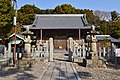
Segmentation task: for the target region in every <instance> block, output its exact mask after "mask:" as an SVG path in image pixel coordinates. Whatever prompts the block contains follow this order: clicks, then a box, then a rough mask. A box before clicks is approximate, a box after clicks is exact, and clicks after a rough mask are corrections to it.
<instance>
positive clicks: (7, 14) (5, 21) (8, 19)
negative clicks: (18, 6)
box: [0, 0, 14, 38]
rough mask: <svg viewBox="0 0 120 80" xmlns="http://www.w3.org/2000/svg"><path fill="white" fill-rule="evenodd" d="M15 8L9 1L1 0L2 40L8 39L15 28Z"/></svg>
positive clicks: (0, 29) (0, 34)
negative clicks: (8, 35)
mask: <svg viewBox="0 0 120 80" xmlns="http://www.w3.org/2000/svg"><path fill="white" fill-rule="evenodd" d="M13 17H14V8H13V7H11V4H10V1H9V0H0V38H5V37H7V34H8V33H9V31H10V30H11V29H12V27H13Z"/></svg>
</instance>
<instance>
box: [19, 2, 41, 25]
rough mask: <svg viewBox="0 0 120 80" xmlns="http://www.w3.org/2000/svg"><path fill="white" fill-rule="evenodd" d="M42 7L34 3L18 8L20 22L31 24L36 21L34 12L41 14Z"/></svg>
mask: <svg viewBox="0 0 120 80" xmlns="http://www.w3.org/2000/svg"><path fill="white" fill-rule="evenodd" d="M39 13H40V9H39V8H37V7H35V6H34V5H28V4H26V5H24V6H23V7H21V8H20V9H19V10H18V21H19V23H20V24H23V25H29V24H32V23H33V21H34V17H35V16H34V14H39Z"/></svg>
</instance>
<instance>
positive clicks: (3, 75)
mask: <svg viewBox="0 0 120 80" xmlns="http://www.w3.org/2000/svg"><path fill="white" fill-rule="evenodd" d="M47 64H48V62H40V61H37V62H36V63H34V65H33V67H32V68H28V69H25V70H22V69H17V68H13V67H6V68H5V69H3V70H0V80H35V79H38V78H39V77H40V75H41V74H42V72H43V71H44V69H45V68H46V67H47Z"/></svg>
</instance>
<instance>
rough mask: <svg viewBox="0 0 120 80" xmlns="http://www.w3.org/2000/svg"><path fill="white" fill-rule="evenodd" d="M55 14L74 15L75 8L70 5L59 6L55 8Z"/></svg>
mask: <svg viewBox="0 0 120 80" xmlns="http://www.w3.org/2000/svg"><path fill="white" fill-rule="evenodd" d="M55 12H56V13H58V14H74V13H75V8H74V7H73V6H71V5H70V4H63V5H61V6H59V5H58V6H57V7H55Z"/></svg>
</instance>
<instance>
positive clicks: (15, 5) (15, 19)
mask: <svg viewBox="0 0 120 80" xmlns="http://www.w3.org/2000/svg"><path fill="white" fill-rule="evenodd" d="M11 5H12V6H13V7H14V9H15V16H14V54H13V56H14V59H13V62H14V66H16V25H17V24H16V23H17V1H16V0H11Z"/></svg>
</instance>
